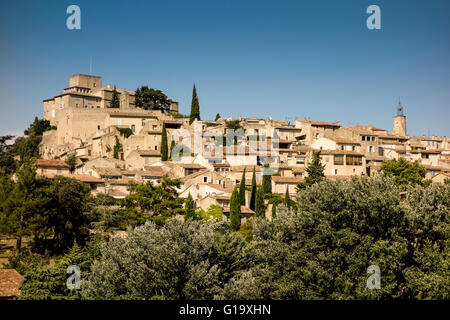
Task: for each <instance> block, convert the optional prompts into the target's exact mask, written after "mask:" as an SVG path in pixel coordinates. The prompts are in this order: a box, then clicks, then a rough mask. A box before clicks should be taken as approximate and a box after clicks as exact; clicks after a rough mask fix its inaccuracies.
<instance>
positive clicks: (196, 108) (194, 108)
mask: <svg viewBox="0 0 450 320" xmlns="http://www.w3.org/2000/svg"><path fill="white" fill-rule="evenodd" d="M195 119H197V120H200V104H199V102H198V97H197V89H196V88H195V84H194V89H193V90H192V102H191V114H190V116H189V124H192V122H194V120H195Z"/></svg>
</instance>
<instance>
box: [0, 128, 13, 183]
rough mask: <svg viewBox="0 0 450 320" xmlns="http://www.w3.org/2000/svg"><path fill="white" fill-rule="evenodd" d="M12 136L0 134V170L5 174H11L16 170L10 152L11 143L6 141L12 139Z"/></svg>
mask: <svg viewBox="0 0 450 320" xmlns="http://www.w3.org/2000/svg"><path fill="white" fill-rule="evenodd" d="M13 139H14V136H11V135H6V136H0V170H3V171H4V173H5V174H11V173H13V172H14V171H15V170H16V167H17V164H16V160H14V154H13V153H12V147H13V145H12V144H10V143H8V141H10V140H13Z"/></svg>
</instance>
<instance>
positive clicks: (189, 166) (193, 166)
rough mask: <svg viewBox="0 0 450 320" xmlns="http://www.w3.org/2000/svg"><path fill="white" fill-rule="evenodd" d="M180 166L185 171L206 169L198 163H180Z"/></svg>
mask: <svg viewBox="0 0 450 320" xmlns="http://www.w3.org/2000/svg"><path fill="white" fill-rule="evenodd" d="M178 165H179V166H180V167H182V168H185V169H206V168H205V167H204V166H202V165H200V164H197V163H178Z"/></svg>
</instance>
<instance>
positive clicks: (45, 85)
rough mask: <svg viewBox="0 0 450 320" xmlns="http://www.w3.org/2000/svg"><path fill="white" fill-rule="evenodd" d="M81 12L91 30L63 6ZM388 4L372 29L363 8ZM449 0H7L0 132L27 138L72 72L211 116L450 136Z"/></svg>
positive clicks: (1, 29) (2, 14) (3, 4)
mask: <svg viewBox="0 0 450 320" xmlns="http://www.w3.org/2000/svg"><path fill="white" fill-rule="evenodd" d="M71 4H77V5H79V6H80V8H81V30H68V29H67V28H66V19H67V17H68V14H66V8H67V7H68V6H69V5H71ZM371 4H377V5H379V6H380V8H381V27H382V28H381V30H368V29H367V27H366V19H367V17H368V14H366V8H367V7H368V6H369V5H371ZM449 12H450V1H447V0H429V1H424V0H423V1H422V0H420V1H419V0H405V1H404V0H396V1H392V0H389V1H379V0H369V1H366V0H340V1H336V0H329V1H324V0H322V1H321V0H314V1H313V0H308V1H301V0H297V1H284V0H220V1H218V0H208V1H196V0H192V1H185V0H179V1H174V0H165V1H111V0H110V1H99V0H95V1H94V0H90V1H75V0H73V1H63V0H55V1H39V2H38V1H4V0H0V43H1V50H0V97H1V99H0V101H1V102H0V114H1V116H0V134H5V133H7V132H12V133H21V132H22V131H23V130H24V129H25V128H26V127H27V126H28V124H29V123H30V122H31V121H32V120H33V118H34V116H38V117H42V100H43V99H45V98H49V97H52V96H54V95H56V94H59V93H61V92H62V89H63V88H65V87H67V86H68V77H69V76H70V75H71V74H75V73H89V59H90V57H91V56H92V59H93V74H95V75H100V76H102V77H103V84H104V85H106V84H107V83H111V84H112V85H114V84H116V85H117V87H120V88H126V89H130V90H135V89H136V88H137V87H138V86H141V85H149V86H151V87H154V88H158V89H161V90H163V91H164V92H165V93H166V94H167V95H168V96H169V97H170V98H172V99H175V100H177V101H179V102H180V111H181V112H182V113H189V109H190V102H191V94H192V85H193V83H194V82H195V84H196V86H197V91H198V95H199V100H200V108H201V115H202V118H203V119H212V118H214V116H215V115H216V113H220V114H221V115H222V116H233V117H237V116H240V115H242V116H244V117H249V116H253V115H255V116H258V117H264V118H266V117H268V116H271V117H272V118H274V119H281V120H286V119H289V120H291V121H292V120H294V119H295V117H298V118H299V119H303V118H304V117H309V118H311V120H321V121H336V120H340V121H341V123H342V124H343V125H354V124H373V125H374V126H377V127H381V128H386V129H389V130H391V128H392V116H393V115H394V113H395V108H396V104H397V102H398V97H399V96H400V97H401V101H402V104H403V106H404V108H405V111H406V116H407V125H408V133H409V134H410V135H422V134H436V135H446V136H448V135H450V130H449V126H448V123H449V122H450V121H449V120H450V90H449V89H450V59H449V57H450V19H449Z"/></svg>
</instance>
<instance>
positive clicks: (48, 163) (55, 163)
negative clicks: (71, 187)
mask: <svg viewBox="0 0 450 320" xmlns="http://www.w3.org/2000/svg"><path fill="white" fill-rule="evenodd" d="M36 167H38V168H40V167H46V168H67V169H69V165H68V164H67V163H65V162H64V161H61V160H47V159H37V160H36Z"/></svg>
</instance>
